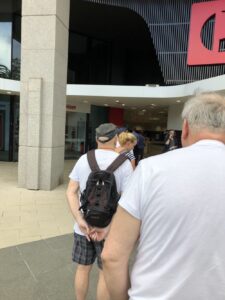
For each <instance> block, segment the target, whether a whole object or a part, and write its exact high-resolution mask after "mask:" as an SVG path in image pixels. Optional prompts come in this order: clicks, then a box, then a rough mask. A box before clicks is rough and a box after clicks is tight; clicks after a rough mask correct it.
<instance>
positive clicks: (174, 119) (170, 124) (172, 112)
mask: <svg viewBox="0 0 225 300" xmlns="http://www.w3.org/2000/svg"><path fill="white" fill-rule="evenodd" d="M182 109H183V104H175V105H171V106H169V109H168V120H167V129H175V130H181V129H182V119H181V112H182Z"/></svg>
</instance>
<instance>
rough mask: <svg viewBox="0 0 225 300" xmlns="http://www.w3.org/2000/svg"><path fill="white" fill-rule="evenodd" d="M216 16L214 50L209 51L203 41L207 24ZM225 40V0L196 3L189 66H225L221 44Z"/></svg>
mask: <svg viewBox="0 0 225 300" xmlns="http://www.w3.org/2000/svg"><path fill="white" fill-rule="evenodd" d="M213 16H215V24H214V31H213V39H212V41H213V42H212V50H210V49H207V48H206V47H205V46H204V45H203V43H202V39H201V31H202V28H203V26H204V25H205V23H206V22H207V21H208V20H209V19H210V18H211V17H213ZM224 39H225V0H217V1H210V2H202V3H195V4H193V5H192V10H191V21H190V32H189V45H188V56H187V63H188V65H211V64H225V52H223V51H220V42H221V40H224Z"/></svg>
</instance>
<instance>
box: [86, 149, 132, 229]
mask: <svg viewBox="0 0 225 300" xmlns="http://www.w3.org/2000/svg"><path fill="white" fill-rule="evenodd" d="M87 159H88V163H89V165H90V168H91V171H92V172H91V173H90V175H89V176H88V180H87V183H86V188H85V190H84V191H83V193H81V197H80V202H81V207H80V210H82V212H83V215H84V219H85V220H86V222H87V223H88V224H89V225H91V226H93V227H106V226H107V225H108V224H109V223H110V222H111V219H112V216H113V214H114V213H115V212H116V209H117V203H118V201H119V198H120V195H119V194H118V192H117V187H116V179H115V176H114V174H113V172H114V171H115V170H116V169H117V168H118V167H119V166H120V165H121V164H122V163H123V162H124V161H125V160H126V159H127V157H126V156H125V155H124V154H120V155H119V156H118V157H117V158H116V159H115V160H114V161H113V162H112V163H111V165H110V166H109V167H108V168H107V169H106V170H100V169H99V166H98V164H97V161H96V158H95V150H91V151H89V152H88V153H87Z"/></svg>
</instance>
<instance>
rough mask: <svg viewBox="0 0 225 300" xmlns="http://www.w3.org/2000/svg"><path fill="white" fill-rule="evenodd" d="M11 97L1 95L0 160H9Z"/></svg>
mask: <svg viewBox="0 0 225 300" xmlns="http://www.w3.org/2000/svg"><path fill="white" fill-rule="evenodd" d="M9 136H10V97H8V96H3V95H2V96H0V160H3V161H8V160H9Z"/></svg>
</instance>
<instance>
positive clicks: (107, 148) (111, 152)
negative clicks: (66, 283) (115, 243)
mask: <svg viewBox="0 0 225 300" xmlns="http://www.w3.org/2000/svg"><path fill="white" fill-rule="evenodd" d="M116 141H117V131H116V126H115V125H114V124H112V123H105V124H102V125H100V126H99V127H98V128H96V142H97V145H98V149H96V150H95V156H96V160H97V163H98V166H99V168H100V169H101V170H105V169H106V168H107V167H108V166H109V165H110V164H111V163H112V162H113V161H114V160H115V159H116V157H117V156H118V153H116V152H115V145H116ZM132 172H133V169H132V166H131V163H130V161H129V160H128V159H127V160H126V161H125V162H124V163H123V164H122V165H121V166H120V167H119V168H118V169H117V170H116V171H115V173H114V175H115V179H116V185H117V191H118V193H119V194H121V193H122V192H123V191H124V188H125V185H126V183H127V181H128V178H129V175H130V174H131V173H132ZM90 173H91V169H90V166H89V163H88V160H87V154H84V155H82V156H81V157H80V158H79V160H78V161H77V163H76V164H75V166H74V168H73V170H72V172H71V173H70V175H69V177H70V182H69V184H68V188H67V199H68V204H69V207H70V210H71V212H72V215H73V216H74V219H75V226H74V245H73V254H72V259H73V261H74V262H76V263H77V269H76V273H75V279H74V285H75V294H76V299H77V300H85V299H86V296H87V292H88V285H89V274H90V271H91V268H92V265H93V263H94V262H95V260H96V258H97V263H98V267H99V269H100V271H99V280H98V285H97V298H96V299H97V300H103V299H104V300H108V299H109V295H108V291H107V288H106V285H105V280H104V276H103V273H102V263H101V251H102V249H103V245H104V241H100V242H99V241H95V235H96V232H95V231H97V230H98V229H97V228H91V227H90V226H89V225H88V224H87V222H86V221H85V220H84V218H83V214H82V212H81V211H80V210H79V208H80V201H79V198H80V197H79V196H80V193H82V192H83V191H84V189H85V188H86V182H87V179H88V176H89V174H90ZM101 230H103V231H104V230H106V228H104V229H101Z"/></svg>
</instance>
